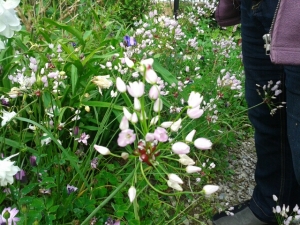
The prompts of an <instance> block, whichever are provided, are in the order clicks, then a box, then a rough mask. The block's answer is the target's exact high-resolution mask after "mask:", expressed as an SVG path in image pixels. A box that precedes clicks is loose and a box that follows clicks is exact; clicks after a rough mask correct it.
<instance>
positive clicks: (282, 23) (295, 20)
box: [263, 0, 300, 65]
mask: <svg viewBox="0 0 300 225" xmlns="http://www.w3.org/2000/svg"><path fill="white" fill-rule="evenodd" d="M299 12H300V0H279V2H278V6H277V9H276V12H275V15H274V18H273V22H272V25H271V28H270V34H267V35H264V37H263V38H264V40H265V42H266V45H265V47H266V51H269V52H270V58H271V61H272V62H273V63H274V64H283V65H300V13H299Z"/></svg>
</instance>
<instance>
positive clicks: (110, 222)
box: [105, 217, 121, 225]
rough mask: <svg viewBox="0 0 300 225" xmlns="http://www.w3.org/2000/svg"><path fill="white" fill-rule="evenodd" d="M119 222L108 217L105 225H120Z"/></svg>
mask: <svg viewBox="0 0 300 225" xmlns="http://www.w3.org/2000/svg"><path fill="white" fill-rule="evenodd" d="M120 224H121V223H120V220H114V219H112V218H110V217H108V218H107V220H106V222H105V225H120Z"/></svg>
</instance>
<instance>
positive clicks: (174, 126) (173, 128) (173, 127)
mask: <svg viewBox="0 0 300 225" xmlns="http://www.w3.org/2000/svg"><path fill="white" fill-rule="evenodd" d="M180 125H181V118H179V119H178V120H177V121H175V122H174V123H173V124H172V125H171V127H170V129H171V131H174V132H177V131H178V130H179V128H180Z"/></svg>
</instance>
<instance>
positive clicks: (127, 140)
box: [118, 129, 136, 147]
mask: <svg viewBox="0 0 300 225" xmlns="http://www.w3.org/2000/svg"><path fill="white" fill-rule="evenodd" d="M135 138H136V134H135V133H134V132H133V130H131V129H126V130H122V131H121V133H119V138H118V145H119V146H120V147H125V146H126V145H130V144H132V143H133V142H134V141H135Z"/></svg>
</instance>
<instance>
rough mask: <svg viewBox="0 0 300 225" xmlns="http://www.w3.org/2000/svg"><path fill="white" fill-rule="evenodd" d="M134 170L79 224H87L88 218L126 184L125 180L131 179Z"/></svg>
mask: <svg viewBox="0 0 300 225" xmlns="http://www.w3.org/2000/svg"><path fill="white" fill-rule="evenodd" d="M134 172H135V170H133V171H132V172H131V173H130V174H129V175H128V177H126V179H125V180H124V181H123V182H122V183H121V184H120V185H119V186H118V187H117V188H116V190H114V191H113V192H112V193H111V194H110V195H109V196H108V197H107V198H106V199H105V200H104V201H103V202H101V204H100V205H99V206H98V207H97V208H96V209H94V211H93V212H92V213H91V214H90V215H89V216H88V217H87V218H86V219H85V220H84V221H83V222H82V223H81V225H84V224H88V222H89V221H90V219H91V218H92V217H93V216H94V215H95V214H96V213H97V212H98V211H99V210H100V209H101V208H102V207H103V206H105V205H106V203H108V202H109V201H110V200H111V199H112V198H113V197H114V196H115V195H116V194H117V193H118V192H119V191H120V190H121V189H122V188H123V187H124V186H125V185H126V184H127V182H128V181H129V180H130V179H131V177H132V176H133V174H134Z"/></svg>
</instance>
